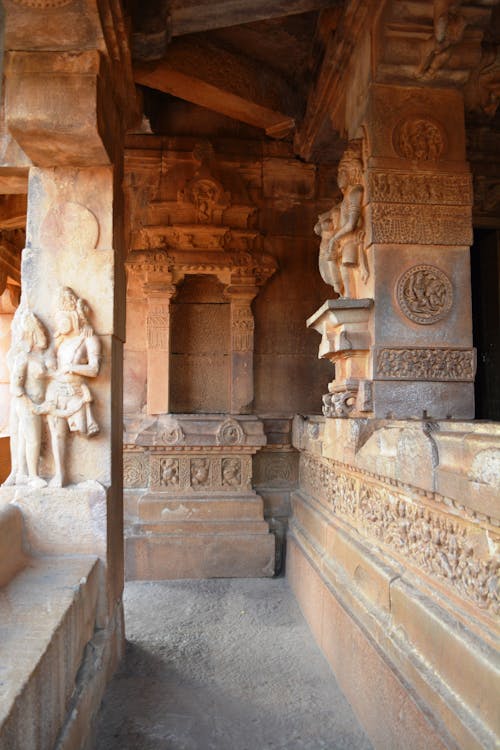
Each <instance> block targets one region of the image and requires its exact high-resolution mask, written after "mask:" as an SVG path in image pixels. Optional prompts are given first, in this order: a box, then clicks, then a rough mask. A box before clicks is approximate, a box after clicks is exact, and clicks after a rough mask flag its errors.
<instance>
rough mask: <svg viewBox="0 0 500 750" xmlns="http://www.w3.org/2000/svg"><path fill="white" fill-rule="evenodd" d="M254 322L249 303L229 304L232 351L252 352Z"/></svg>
mask: <svg viewBox="0 0 500 750" xmlns="http://www.w3.org/2000/svg"><path fill="white" fill-rule="evenodd" d="M254 329H255V322H254V319H253V313H252V308H251V307H250V305H249V304H244V305H241V304H236V303H234V302H233V304H232V306H231V349H232V351H233V352H253V335H254Z"/></svg>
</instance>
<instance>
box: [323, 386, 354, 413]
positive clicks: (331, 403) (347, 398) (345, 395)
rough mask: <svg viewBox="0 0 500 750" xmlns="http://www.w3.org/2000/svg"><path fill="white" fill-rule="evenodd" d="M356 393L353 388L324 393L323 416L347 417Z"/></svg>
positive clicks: (352, 408) (352, 407)
mask: <svg viewBox="0 0 500 750" xmlns="http://www.w3.org/2000/svg"><path fill="white" fill-rule="evenodd" d="M356 394H357V391H356V390H354V389H350V390H345V391H340V392H339V393H325V395H324V396H323V416H325V417H341V418H345V417H348V416H349V415H350V414H351V412H352V411H353V410H354V408H355V406H356Z"/></svg>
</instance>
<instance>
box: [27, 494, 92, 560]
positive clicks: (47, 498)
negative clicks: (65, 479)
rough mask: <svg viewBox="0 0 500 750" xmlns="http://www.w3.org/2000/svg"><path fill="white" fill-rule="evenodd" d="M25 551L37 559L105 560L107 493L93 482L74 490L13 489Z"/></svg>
mask: <svg viewBox="0 0 500 750" xmlns="http://www.w3.org/2000/svg"><path fill="white" fill-rule="evenodd" d="M14 503H15V505H16V506H17V507H18V508H19V509H20V510H21V511H22V513H23V517H24V528H25V534H26V545H27V549H28V550H29V551H30V552H32V553H34V554H38V555H62V554H66V555H68V554H69V555H76V554H84V555H97V556H99V557H102V558H103V559H104V560H106V556H107V527H106V520H107V493H106V491H105V489H104V488H103V487H102V486H101V485H100V484H99V483H98V482H95V481H88V482H83V483H82V484H81V485H79V486H76V487H64V488H61V489H55V488H51V487H47V488H45V489H31V488H29V487H27V486H20V487H17V489H16V492H15V495H14Z"/></svg>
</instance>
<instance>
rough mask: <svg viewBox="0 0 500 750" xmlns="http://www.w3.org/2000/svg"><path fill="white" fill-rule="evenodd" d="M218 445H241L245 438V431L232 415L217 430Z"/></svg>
mask: <svg viewBox="0 0 500 750" xmlns="http://www.w3.org/2000/svg"><path fill="white" fill-rule="evenodd" d="M216 440H217V444H218V445H241V444H242V443H243V442H244V440H245V433H244V432H243V429H242V427H241V425H240V423H239V422H237V421H236V420H235V419H231V418H230V417H229V418H228V419H226V420H225V421H224V422H223V423H222V424H221V426H220V427H219V429H218V430H217V435H216Z"/></svg>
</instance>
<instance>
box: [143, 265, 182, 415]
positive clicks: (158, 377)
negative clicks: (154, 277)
mask: <svg viewBox="0 0 500 750" xmlns="http://www.w3.org/2000/svg"><path fill="white" fill-rule="evenodd" d="M176 291H177V289H176V287H175V286H174V285H173V284H169V283H168V279H167V280H164V281H163V282H160V281H147V282H145V284H144V294H145V296H146V298H147V300H148V311H147V319H146V326H147V412H148V414H168V413H169V412H170V390H169V389H170V376H169V371H170V362H169V360H170V303H171V301H172V299H173V298H174V297H175V294H176Z"/></svg>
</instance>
